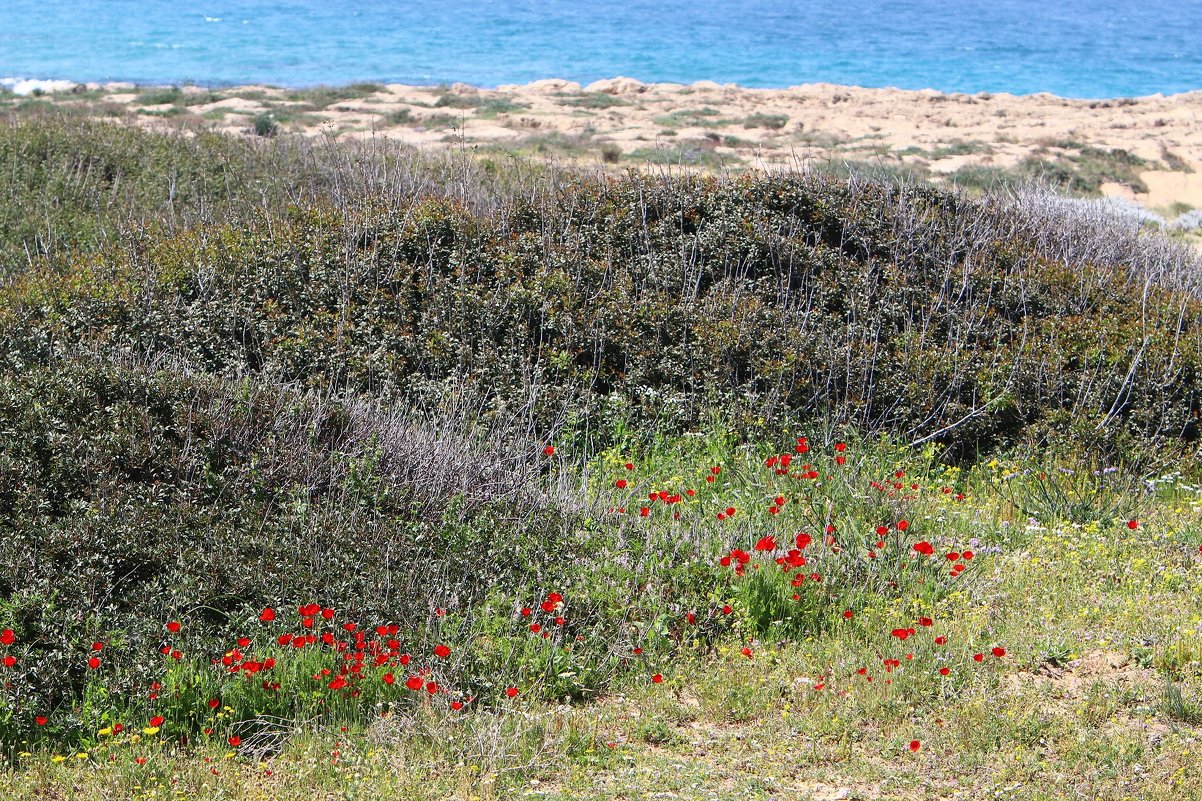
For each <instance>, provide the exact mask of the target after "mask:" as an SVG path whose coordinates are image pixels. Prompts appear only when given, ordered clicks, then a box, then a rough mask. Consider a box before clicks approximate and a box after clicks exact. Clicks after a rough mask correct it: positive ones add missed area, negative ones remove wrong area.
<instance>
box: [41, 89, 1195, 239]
mask: <svg viewBox="0 0 1202 801" xmlns="http://www.w3.org/2000/svg"><path fill="white" fill-rule="evenodd" d="M81 91H84V95H83V96H80V95H72V94H70V93H60V94H57V95H54V96H53V97H54V98H55V99H56V100H57V101H58V102H63V103H76V104H86V103H102V104H105V106H106V108H108V109H109V110H110V112H111V109H112V108H113V107H114V104H120V105H121V106H124V107H126V108H127V109H128V110H129V111H131V112H133V114H132V118H133V119H135V120H137V121H139V122H140V123H141V124H146V125H156V126H158V125H165V124H179V121H180V120H181V119H182V120H184V121H188V122H190V123H191V124H193V125H199V124H203V125H207V126H211V127H213V128H216V129H219V130H228V131H234V132H245V131H249V130H250V129H251V125H252V121H253V118H254V117H255V116H258V115H267V114H271V115H273V116H274V118H275V119H276V120H278V122H279V125H280V128H281V130H285V131H288V130H292V131H297V132H302V133H308V134H316V133H330V134H336V135H338V136H343V137H369V136H385V137H390V138H395V139H399V140H402V141H404V142H407V143H411V144H414V145H417V146H421V147H430V148H439V147H452V146H453V147H464V146H468V147H472V148H474V149H475V150H476V151H477V152H480V153H482V154H485V155H487V154H489V153H492V152H494V151H495V152H496V153H498V154H500V153H505V152H520V153H525V154H529V155H536V156H537V155H547V156H555V157H557V158H560V159H568V160H572V161H586V162H587V161H595V162H600V163H611V164H618V165H627V164H648V163H650V164H662V163H679V164H684V165H693V166H695V167H698V168H702V169H717V168H725V169H737V168H740V167H751V166H779V165H790V164H796V163H798V162H799V161H800V162H804V161H807V160H819V161H828V160H835V161H840V160H845V161H850V162H861V163H862V162H868V163H870V164H873V165H876V166H878V167H881V168H884V169H891V170H913V171H918V172H921V173H924V174H930V175H931V176H932V177H934V178H936V179H937V180H938V179H940V178H943V179H944V180H955V181H957V182H960V183H968V184H980V183H982V182H987V181H990V180H994V179H996V178H997V177H998V176H1004V175H1016V174H1022V175H1026V176H1032V175H1034V176H1039V175H1043V176H1045V177H1050V178H1052V179H1056V180H1062V181H1064V180H1072V181H1074V182H1076V183H1075V184H1074V188H1076V189H1079V190H1081V191H1086V192H1090V191H1092V192H1094V193H1098V192H1100V193H1102V194H1104V195H1108V196H1116V197H1124V198H1127V199H1129V200H1134V201H1136V202H1138V203H1139V204H1140V205H1142V206H1144V207H1145V208H1148V209H1151V210H1155V211H1157V212H1158V213H1160V214H1162V215H1164V216H1166V217H1168V218H1171V217H1173V216H1175V215H1177V214H1180V213H1182V212H1184V211H1187V210H1188V208H1198V207H1202V91H1195V92H1189V93H1186V94H1179V95H1171V96H1164V95H1152V96H1150V97H1140V98H1123V99H1111V100H1074V99H1066V98H1061V97H1056V96H1053V95H1049V94H1036V95H1029V96H1015V95H1009V94H987V93H980V94H975V95H966V94H945V93H941V92H936V91H934V90H922V91H909V90H901V89H865V88H859V87H850V86H837V85H833V84H807V85H803V86H795V87H791V88H788V89H747V88H742V87H738V86H734V85H729V84H728V85H722V84H716V83H713V82H699V83H695V84H691V85H687V86H686V85H681V84H662V83H661V84H644V83H641V82H639V81H637V80H634V79H631V78H623V77H618V78H612V79H608V80H604V81H597V82H596V83H593V84H590V85H588V86H583V87H582V86H580V85H579V84H576V83H572V82H569V81H562V80H555V79H550V80H543V81H536V82H534V83H531V84H525V85H507V86H501V87H498V88H497V89H495V90H485V89H478V88H475V87H472V86H467V85H463V84H455V85H452V86H439V87H429V86H404V85H387V86H378V85H362V86H358V87H354V86H352V87H344V88H335V89H317V90H299V91H292V90H286V89H279V88H273V87H266V86H249V87H236V88H225V89H216V90H208V89H201V88H198V87H185V88H184V89H183V90H181V91H179V92H178V93H176V94H177V95H178V96H177V97H175V99H168V100H167V102H163V101H164V97H166V96H169V95H170V93H164V92H163V91H161V90H160V91H158V92H148V91H147V90H146V89H144V88H143V89H140V88H138V87H133V86H130V85H121V84H106V85H89V86H87V87H86V88H83V89H82V90H81ZM148 101H155V102H148Z"/></svg>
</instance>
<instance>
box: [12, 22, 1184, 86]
mask: <svg viewBox="0 0 1202 801" xmlns="http://www.w3.org/2000/svg"><path fill="white" fill-rule="evenodd" d="M619 75H621V76H627V77H632V78H637V79H639V80H642V81H647V82H652V81H672V82H681V83H691V82H693V81H698V80H710V81H717V82H719V83H735V84H740V85H742V86H749V87H785V86H793V85H797V84H802V83H814V82H827V83H837V84H850V85H857V86H870V87H884V86H893V87H899V88H904V89H925V88H930V89H937V90H941V91H947V92H995V93H997V92H1010V93H1014V94H1031V93H1035V92H1051V93H1053V94H1057V95H1062V96H1065V97H1081V98H1115V97H1129V96H1139V95H1149V94H1155V93H1165V94H1171V93H1176V92H1183V91H1189V90H1193V89H1202V0H821V2H820V1H819V0H792V1H790V0H692V1H690V0H625V2H605V1H604V0H374V1H373V0H363V2H355V1H352V0H224V1H221V0H207V1H206V2H189V1H188V0H80V1H78V2H61V1H58V0H0V79H15V78H25V79H41V80H55V79H64V80H72V81H80V82H83V81H133V82H137V83H145V84H181V83H195V84H200V85H205V86H223V85H236V84H248V83H268V84H274V85H278V86H286V87H302V86H313V85H320V84H346V83H352V82H366V81H374V82H388V83H391V82H396V83H409V84H439V83H452V82H458V81H462V82H466V83H470V84H474V85H477V86H481V87H494V86H497V85H499V84H508V83H526V82H529V81H534V80H538V79H541V78H566V79H569V80H573V81H579V82H580V83H582V84H587V83H589V82H591V81H594V80H597V79H600V78H612V77H615V76H619ZM9 83H10V84H11V80H10V81H9Z"/></svg>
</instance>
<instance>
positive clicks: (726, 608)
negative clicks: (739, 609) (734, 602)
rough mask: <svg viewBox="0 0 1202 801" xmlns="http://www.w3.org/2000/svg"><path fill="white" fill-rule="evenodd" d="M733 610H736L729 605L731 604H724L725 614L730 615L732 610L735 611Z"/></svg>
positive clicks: (723, 611)
mask: <svg viewBox="0 0 1202 801" xmlns="http://www.w3.org/2000/svg"><path fill="white" fill-rule="evenodd" d="M733 611H734V610H733V609H731V608H730V605H729V604H728V605H726V606H724V607H722V614H724V615H729V614H730V613H731V612H733Z"/></svg>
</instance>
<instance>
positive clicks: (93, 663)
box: [88, 656, 100, 670]
mask: <svg viewBox="0 0 1202 801" xmlns="http://www.w3.org/2000/svg"><path fill="white" fill-rule="evenodd" d="M88 667H89V668H91V669H92V670H95V669H96V668H98V667H100V657H98V656H94V657H92V658H91V659H89V660H88Z"/></svg>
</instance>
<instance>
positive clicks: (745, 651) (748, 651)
mask: <svg viewBox="0 0 1202 801" xmlns="http://www.w3.org/2000/svg"><path fill="white" fill-rule="evenodd" d="M739 653H741V654H742V655H743V656H745V657H747V658H748V659H753V658H754V657H755V655H754V654H752V653H751V649H750V648H747V647H744V648H743V650H741V651H739Z"/></svg>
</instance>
